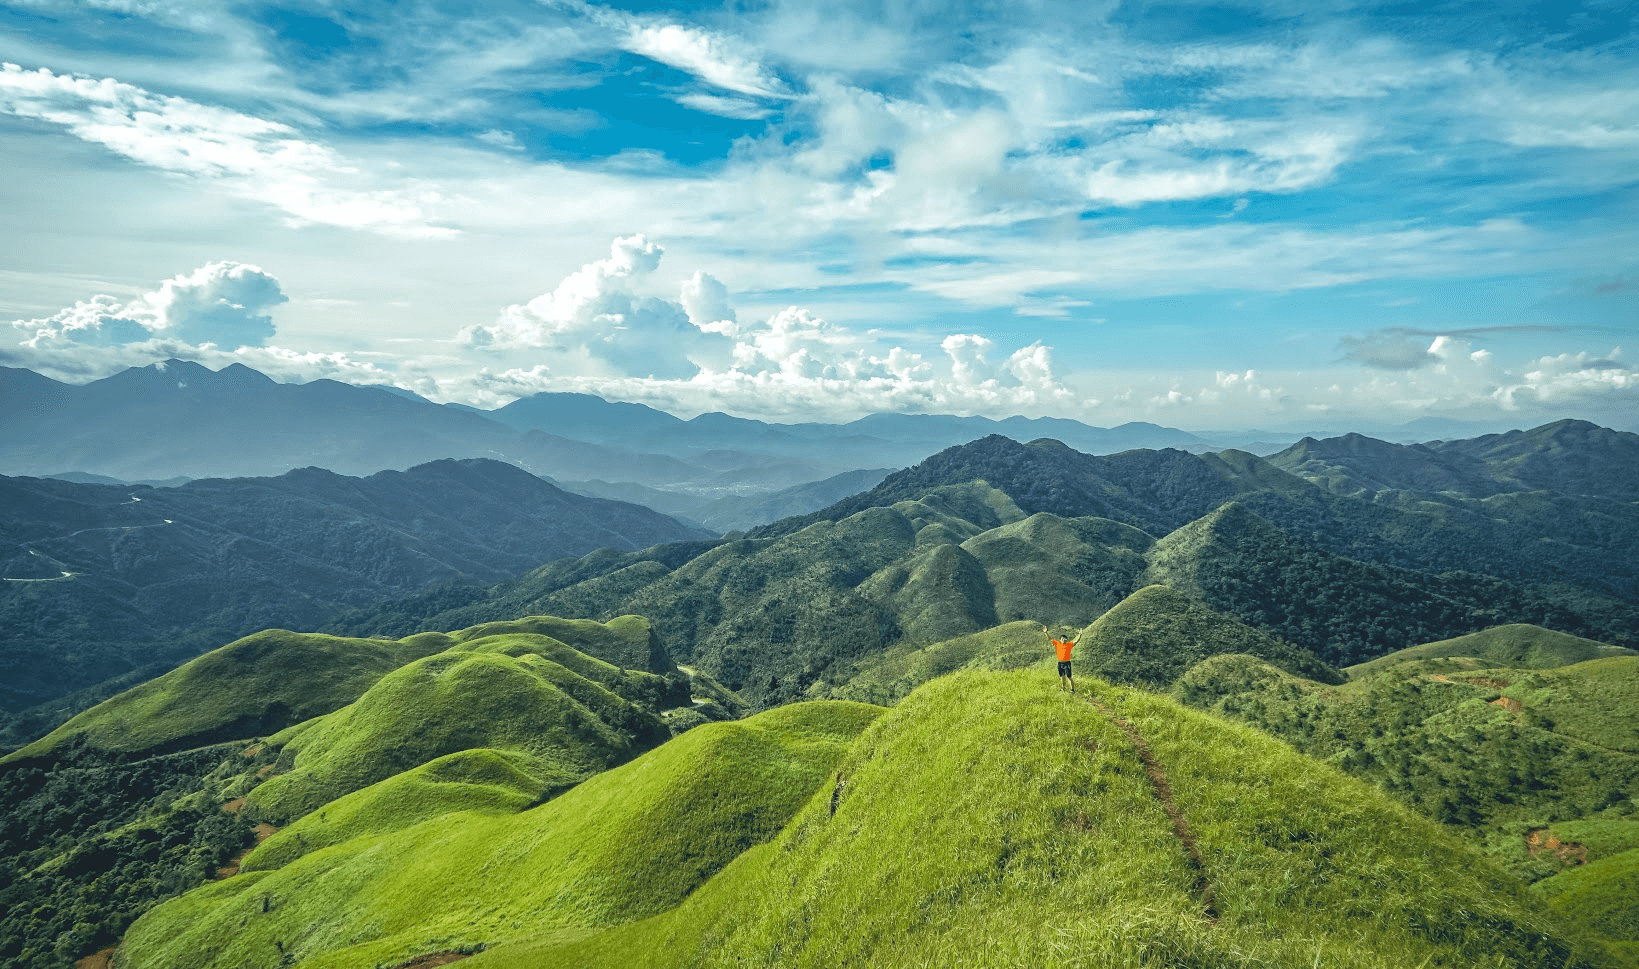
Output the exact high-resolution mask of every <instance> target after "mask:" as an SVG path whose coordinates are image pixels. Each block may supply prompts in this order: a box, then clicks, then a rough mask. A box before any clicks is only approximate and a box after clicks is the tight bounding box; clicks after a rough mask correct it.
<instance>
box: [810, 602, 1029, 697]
mask: <svg viewBox="0 0 1639 969" xmlns="http://www.w3.org/2000/svg"><path fill="white" fill-rule="evenodd" d="M1052 656H1053V651H1052V647H1051V646H1050V645H1049V643H1048V641H1047V638H1046V636H1044V635H1043V634H1042V631H1041V626H1039V625H1037V624H1036V623H1033V622H1023V621H1020V622H1010V623H1007V624H1006V625H1002V626H996V627H994V628H992V629H987V630H985V631H984V632H981V633H974V634H973V635H971V636H959V637H957V638H955V639H947V640H945V641H944V642H942V643H934V644H932V645H930V646H922V647H910V646H899V647H895V648H893V649H890V650H888V651H887V652H886V653H880V654H878V655H876V656H870V657H866V658H865V659H864V660H861V661H860V663H859V664H858V666H857V667H856V670H855V672H854V673H853V675H851V676H850V677H848V679H847V680H846V681H845V682H844V683H843V685H842V686H840V687H837V688H836V689H834V690H833V691H832V692H831V695H832V696H835V697H837V698H838V699H844V700H859V701H862V702H865V703H881V704H889V703H893V702H894V701H896V700H898V699H899V698H900V697H903V696H904V695H905V694H907V693H909V692H911V691H912V690H914V689H916V688H917V687H919V686H921V685H922V684H923V683H926V682H928V681H929V680H931V679H933V678H934V677H938V676H944V675H945V674H946V673H953V672H955V671H956V670H959V669H964V668H967V667H974V668H979V669H995V670H1011V669H1020V668H1022V667H1025V666H1029V665H1031V664H1032V663H1040V662H1045V661H1047V660H1049V659H1051V658H1052Z"/></svg>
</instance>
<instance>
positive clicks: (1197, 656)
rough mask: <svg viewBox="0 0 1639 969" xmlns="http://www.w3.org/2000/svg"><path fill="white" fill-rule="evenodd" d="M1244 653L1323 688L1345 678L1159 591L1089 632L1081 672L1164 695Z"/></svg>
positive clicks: (1125, 605)
mask: <svg viewBox="0 0 1639 969" xmlns="http://www.w3.org/2000/svg"><path fill="white" fill-rule="evenodd" d="M1224 653H1244V654H1249V655H1252V656H1256V657H1259V658H1260V659H1263V660H1265V661H1267V662H1269V663H1272V664H1274V665H1275V666H1277V667H1279V668H1281V669H1283V670H1285V671H1287V672H1289V673H1292V674H1295V675H1297V676H1302V677H1306V678H1308V679H1311V680H1316V681H1319V682H1322V683H1341V682H1343V675H1342V674H1341V673H1339V672H1337V671H1336V670H1334V669H1332V668H1331V667H1329V666H1327V665H1326V664H1325V663H1322V662H1321V661H1320V660H1319V659H1317V658H1316V657H1315V655H1314V654H1313V653H1310V652H1309V651H1308V650H1304V649H1299V648H1297V647H1295V646H1293V645H1291V644H1290V643H1283V642H1281V641H1280V640H1278V639H1275V638H1274V637H1272V636H1269V635H1268V634H1266V633H1263V632H1260V631H1258V630H1256V629H1253V628H1252V627H1251V626H1248V625H1246V624H1245V623H1242V622H1239V621H1237V620H1236V619H1234V618H1232V617H1230V616H1226V615H1223V614H1222V613H1218V612H1214V611H1213V610H1211V609H1208V608H1207V607H1205V606H1202V605H1200V604H1199V603H1197V602H1195V601H1193V600H1191V599H1190V598H1189V597H1188V596H1186V595H1184V594H1183V593H1181V592H1179V591H1177V590H1175V589H1170V588H1168V587H1167V586H1164V585H1151V586H1146V587H1144V588H1142V589H1139V590H1138V591H1137V592H1134V593H1133V594H1132V595H1130V596H1128V597H1127V598H1126V599H1123V600H1122V601H1121V602H1120V603H1119V604H1118V605H1116V607H1115V608H1113V609H1111V610H1110V611H1109V612H1106V613H1105V614H1104V615H1102V616H1100V617H1099V618H1098V620H1097V621H1096V622H1094V623H1093V624H1092V625H1090V626H1088V627H1087V629H1086V630H1084V631H1083V632H1082V634H1081V638H1080V640H1079V641H1078V643H1077V652H1076V654H1075V656H1076V657H1077V659H1079V660H1080V662H1079V664H1078V665H1079V666H1081V667H1082V668H1083V669H1085V670H1086V671H1087V672H1089V673H1093V674H1095V675H1098V676H1102V677H1104V678H1105V679H1108V680H1112V681H1114V682H1118V683H1132V684H1136V685H1140V686H1146V687H1149V688H1151V689H1165V688H1166V687H1168V686H1170V685H1171V684H1172V683H1173V681H1174V680H1176V679H1178V677H1180V676H1182V675H1183V674H1184V673H1185V672H1186V671H1188V670H1189V669H1190V668H1191V667H1192V666H1194V665H1195V664H1197V663H1199V662H1200V661H1201V660H1203V659H1206V658H1207V657H1209V656H1215V655H1220V654H1224Z"/></svg>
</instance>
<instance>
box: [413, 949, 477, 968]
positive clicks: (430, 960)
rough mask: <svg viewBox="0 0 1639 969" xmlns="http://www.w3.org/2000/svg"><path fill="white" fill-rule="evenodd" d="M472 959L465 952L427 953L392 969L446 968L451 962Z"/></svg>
mask: <svg viewBox="0 0 1639 969" xmlns="http://www.w3.org/2000/svg"><path fill="white" fill-rule="evenodd" d="M470 958H472V956H471V954H469V953H465V952H429V953H427V954H426V955H424V956H416V957H415V958H414V959H411V960H410V961H409V962H401V963H399V964H398V965H396V966H394V967H393V969H434V967H435V966H447V965H449V964H450V963H452V962H460V961H461V960H462V959H470Z"/></svg>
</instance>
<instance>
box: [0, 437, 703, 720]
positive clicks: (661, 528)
mask: <svg viewBox="0 0 1639 969" xmlns="http://www.w3.org/2000/svg"><path fill="white" fill-rule="evenodd" d="M0 509H4V510H3V511H0V577H3V578H5V579H18V580H25V581H4V582H0V712H5V713H16V712H19V711H22V710H23V709H25V708H30V707H33V706H36V705H39V704H42V703H46V702H49V701H52V700H55V699H58V698H60V697H62V696H63V695H64V694H67V693H70V692H74V691H77V690H80V689H82V688H87V687H91V686H94V685H95V684H97V683H99V682H102V681H105V680H108V679H110V678H113V677H117V676H120V675H122V674H125V673H128V672H130V671H131V670H133V669H134V668H136V667H139V666H146V665H149V664H154V663H159V664H163V666H162V671H163V669H169V668H170V667H172V666H175V665H176V664H178V663H180V662H183V661H185V660H187V659H190V658H192V657H193V656H196V655H198V654H199V653H201V652H202V651H204V650H206V649H211V648H214V647H216V646H220V645H222V644H224V643H227V642H229V641H232V640H234V639H236V638H238V637H241V636H244V635H247V634H249V633H253V632H255V631H257V630H260V629H266V628H270V627H282V628H288V629H316V628H318V627H319V626H320V625H321V624H322V623H324V622H325V620H326V619H328V618H329V617H331V616H333V615H335V614H336V613H337V612H338V611H340V610H341V609H343V608H348V607H358V606H362V605H365V604H368V603H373V602H378V601H380V600H382V599H386V598H391V597H393V596H398V595H404V594H406V593H410V592H417V591H421V590H426V589H430V588H435V587H440V586H447V585H450V584H452V583H492V582H498V581H500V580H502V579H505V578H508V577H511V576H514V575H518V574H521V573H523V572H525V571H527V570H529V569H530V568H533V567H535V566H537V565H539V564H540V563H541V562H543V561H547V560H550V559H556V558H560V557H563V556H566V555H582V554H585V553H587V552H589V551H592V550H594V549H597V548H603V547H610V548H616V549H621V550H626V551H630V550H634V549H639V548H645V547H648V546H651V545H654V544H657V543H661V542H676V541H683V540H688V539H695V538H704V537H707V536H708V535H709V533H707V532H703V531H701V530H699V529H693V528H688V527H685V526H684V525H682V524H680V523H679V522H677V521H675V520H674V519H671V518H668V517H666V516H664V515H661V514H659V513H657V512H654V511H651V510H649V509H647V508H643V507H640V506H638V505H631V504H626V503H624V502H616V501H606V500H603V499H599V498H588V497H584V496H581V495H575V494H570V493H568V492H565V491H562V490H560V489H559V488H557V487H554V486H553V485H551V484H549V483H548V482H546V481H542V480H541V479H539V478H537V477H535V476H534V475H531V474H529V473H528V472H526V471H524V470H522V469H520V468H517V467H514V466H512V465H510V464H503V463H501V462H499V461H492V460H483V459H471V460H466V461H453V460H445V461H434V462H431V463H429V464H424V465H420V466H418V467H415V468H411V469H410V470H408V471H382V472H380V473H377V474H372V475H370V476H369V477H364V478H351V477H346V476H343V475H339V474H334V473H332V472H329V471H325V470H323V469H320V468H303V469H301V470H296V471H290V472H288V473H286V474H283V475H280V476H279V477H269V478H230V479H222V478H215V479H202V480H198V481H191V482H189V483H187V484H185V485H183V486H181V487H176V488H150V487H146V486H134V485H133V486H125V485H120V486H115V485H94V484H76V483H71V482H67V481H58V480H45V479H38V478H5V477H0ZM446 628H448V627H446ZM150 675H152V674H150ZM74 712H77V711H74ZM28 719H30V720H32V719H34V718H32V717H31V718H28ZM59 722H60V721H59ZM51 726H55V723H52V724H51ZM37 736H38V734H34V735H31V736H27V737H24V738H22V739H24V740H33V739H35V737H37Z"/></svg>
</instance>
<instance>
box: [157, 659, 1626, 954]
mask: <svg viewBox="0 0 1639 969" xmlns="http://www.w3.org/2000/svg"><path fill="white" fill-rule="evenodd" d="M1086 688H1087V692H1088V694H1089V696H1088V697H1086V699H1085V700H1084V699H1082V698H1075V699H1072V698H1070V697H1068V696H1066V695H1062V694H1060V693H1059V692H1058V691H1056V690H1055V689H1053V682H1052V679H1051V674H1050V673H1048V672H1045V671H1025V672H1016V673H984V672H977V671H970V672H963V673H957V674H955V675H953V676H949V677H945V678H942V679H939V680H936V681H934V682H932V683H930V684H928V685H926V686H924V687H922V688H921V689H920V690H917V691H916V692H914V693H912V694H911V695H910V696H908V697H907V698H905V700H903V701H902V702H900V703H899V704H898V705H896V706H895V707H894V708H893V709H892V710H891V712H889V713H888V714H887V715H886V716H884V717H883V718H882V720H881V721H880V722H879V723H878V724H877V725H876V726H875V727H873V728H872V729H870V730H868V731H867V732H866V733H865V734H864V735H863V736H862V737H861V738H860V739H859V740H858V741H856V742H855V743H854V744H853V745H852V746H851V747H850V749H849V751H848V753H847V755H846V756H845V757H844V759H843V760H842V763H841V764H840V765H839V767H840V775H839V776H840V779H841V784H840V785H836V784H832V783H825V784H823V785H822V786H819V787H818V789H817V790H816V792H815V796H813V797H812V798H811V799H809V800H808V802H807V804H806V805H805V806H804V807H803V809H802V810H801V811H799V812H798V813H797V815H796V816H795V817H794V818H792V820H791V821H790V822H789V823H788V824H787V825H786V826H785V828H784V830H783V831H782V832H781V833H780V835H779V836H778V837H777V838H776V839H775V840H774V841H772V842H771V843H769V844H766V845H763V846H760V847H755V848H751V849H750V850H749V851H746V852H745V853H744V854H742V855H741V856H740V857H739V858H737V859H736V860H735V861H734V862H733V863H732V864H730V865H729V866H728V867H727V868H725V869H724V870H723V871H722V872H721V873H719V874H718V875H717V876H716V877H715V878H713V879H711V880H710V881H708V882H707V883H706V884H705V885H703V886H702V887H701V888H700V889H699V890H698V891H696V892H694V893H693V894H692V895H690V896H689V897H688V899H687V900H686V901H684V902H683V903H682V904H681V905H679V906H677V907H676V908H675V909H673V910H671V911H668V912H665V913H664V914H661V915H658V916H656V917H653V918H649V919H646V920H643V921H638V922H635V923H632V924H627V925H621V926H617V927H614V928H610V929H607V930H605V931H602V932H598V933H595V934H590V935H584V934H583V935H579V936H568V935H560V934H554V933H552V932H551V930H550V927H549V926H548V925H542V926H539V927H537V928H536V929H534V930H533V931H528V932H525V933H520V936H519V937H518V939H517V940H516V941H504V940H502V941H497V943H496V944H494V945H493V946H492V947H490V948H488V949H487V950H486V951H484V952H482V953H481V954H479V955H477V956H475V957H474V958H473V959H472V960H471V965H472V966H473V969H481V967H525V966H527V967H554V966H565V967H567V966H574V967H598V966H611V967H615V966H618V967H645V966H790V967H803V966H842V965H860V966H865V965H881V966H958V965H960V966H1004V965H1007V966H1026V965H1028V966H1045V965H1066V966H1069V965H1077V966H1110V967H1115V966H1144V965H1153V966H1183V965H1190V966H1253V965H1257V966H1269V967H1292V969H1298V967H1302V969H1312V967H1313V966H1316V965H1322V966H1344V967H1362V969H1364V967H1374V969H1375V967H1385V966H1387V967H1402V966H1403V967H1407V969H1411V967H1421V966H1434V965H1449V966H1457V965H1462V966H1473V965H1520V966H1525V965H1529V966H1533V967H1547V966H1571V965H1594V964H1601V963H1600V962H1598V961H1596V960H1599V959H1600V958H1601V957H1600V955H1599V953H1598V952H1597V951H1596V950H1595V949H1594V948H1592V947H1591V946H1588V945H1584V946H1582V947H1581V949H1580V950H1578V949H1577V948H1576V946H1575V944H1574V943H1573V941H1572V939H1571V937H1569V936H1567V935H1565V934H1563V933H1562V931H1561V930H1560V929H1559V928H1558V927H1557V925H1556V923H1555V920H1554V919H1553V918H1552V917H1551V915H1550V914H1549V912H1548V911H1547V910H1546V909H1545V907H1544V906H1542V905H1540V904H1538V903H1537V902H1535V900H1534V899H1532V898H1531V896H1530V895H1529V894H1528V893H1527V892H1526V891H1525V890H1524V889H1523V888H1522V887H1521V886H1520V885H1519V884H1518V883H1517V882H1516V881H1514V880H1513V879H1511V878H1509V877H1508V876H1507V875H1505V874H1504V873H1503V872H1501V871H1500V870H1499V869H1498V868H1496V867H1494V866H1493V865H1491V864H1489V863H1488V862H1486V861H1485V860H1484V859H1483V858H1482V857H1480V856H1479V855H1478V854H1477V853H1475V852H1474V851H1473V850H1472V849H1470V848H1467V847H1465V846H1464V844H1463V843H1462V842H1461V841H1460V840H1459V839H1458V838H1456V837H1455V836H1454V835H1453V834H1452V833H1451V832H1449V831H1447V830H1444V829H1442V828H1440V827H1439V826H1437V825H1434V824H1432V823H1430V822H1428V821H1426V820H1424V819H1422V818H1419V817H1417V816H1415V815H1414V814H1412V813H1410V812H1408V811H1406V810H1405V809H1404V808H1403V807H1401V806H1399V805H1397V804H1395V803H1393V802H1392V801H1391V800H1390V799H1388V798H1385V797H1384V796H1382V795H1381V794H1380V793H1379V792H1377V791H1375V790H1373V789H1371V788H1370V787H1368V786H1366V785H1363V784H1360V783H1358V782H1355V781H1352V780H1350V779H1348V778H1346V777H1343V776H1341V775H1340V774H1338V773H1337V772H1336V771H1334V770H1332V769H1331V768H1328V767H1326V766H1323V765H1321V764H1317V763H1315V762H1313V761H1311V760H1309V759H1307V758H1304V757H1302V756H1300V755H1298V754H1296V753H1294V752H1293V751H1292V750H1291V749H1290V748H1289V747H1287V746H1286V745H1284V744H1282V743H1280V742H1278V741H1274V740H1271V739H1270V738H1268V737H1266V736H1264V735H1262V734H1260V733H1258V732H1256V731H1252V730H1248V729H1245V728H1241V727H1236V726H1234V725H1230V724H1226V723H1224V722H1223V721H1222V720H1219V719H1216V718H1211V717H1206V716H1202V715H1200V714H1196V713H1193V712H1190V711H1187V710H1184V709H1182V708H1180V707H1179V706H1177V705H1176V704H1173V703H1171V702H1169V701H1167V700H1165V699H1163V698H1159V697H1154V696H1150V695H1146V694H1142V693H1138V692H1135V691H1131V690H1127V689H1123V688H1116V687H1111V686H1108V685H1106V684H1101V683H1098V682H1096V681H1092V680H1089V681H1087V684H1086ZM1087 700H1094V701H1097V704H1099V705H1095V704H1094V703H1092V702H1086V701H1087ZM1106 709H1107V710H1108V711H1109V713H1108V714H1107V713H1106V712H1105V710H1106ZM1112 714H1113V715H1114V716H1115V717H1119V718H1121V720H1120V721H1119V722H1118V721H1117V720H1115V719H1112V716H1111V715H1112ZM1123 724H1125V726H1123ZM1129 731H1131V732H1129ZM1135 737H1136V738H1137V741H1136V742H1135ZM1140 743H1141V744H1142V750H1144V751H1147V752H1148V756H1149V758H1150V760H1151V762H1152V767H1151V768H1150V769H1148V770H1147V769H1146V763H1145V754H1144V753H1141V752H1140V746H1139V744H1140ZM608 776H613V775H606V777H608ZM1152 777H1159V778H1163V779H1164V781H1165V785H1166V786H1165V788H1161V787H1160V786H1159V785H1158V783H1157V782H1156V781H1153V780H1152V779H1151V778H1152ZM1163 790H1164V791H1165V792H1166V793H1165V794H1164V795H1163V793H1162V791H1163ZM1169 803H1170V804H1171V805H1172V806H1173V807H1174V808H1175V810H1176V812H1177V820H1176V821H1174V820H1172V819H1171V818H1170V816H1169V811H1168V804H1169ZM1188 846H1193V849H1194V851H1193V856H1194V857H1197V858H1198V859H1199V862H1198V865H1197V864H1195V863H1192V862H1191V858H1192V852H1191V850H1190V848H1189V847H1188ZM245 908H246V912H247V914H246V915H245V916H244V917H245V918H246V919H247V920H248V924H249V923H253V922H254V919H255V917H256V916H255V914H254V911H253V910H251V909H250V907H249V906H246V907H245ZM133 935H134V934H133ZM313 964H314V965H318V964H319V963H313Z"/></svg>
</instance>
